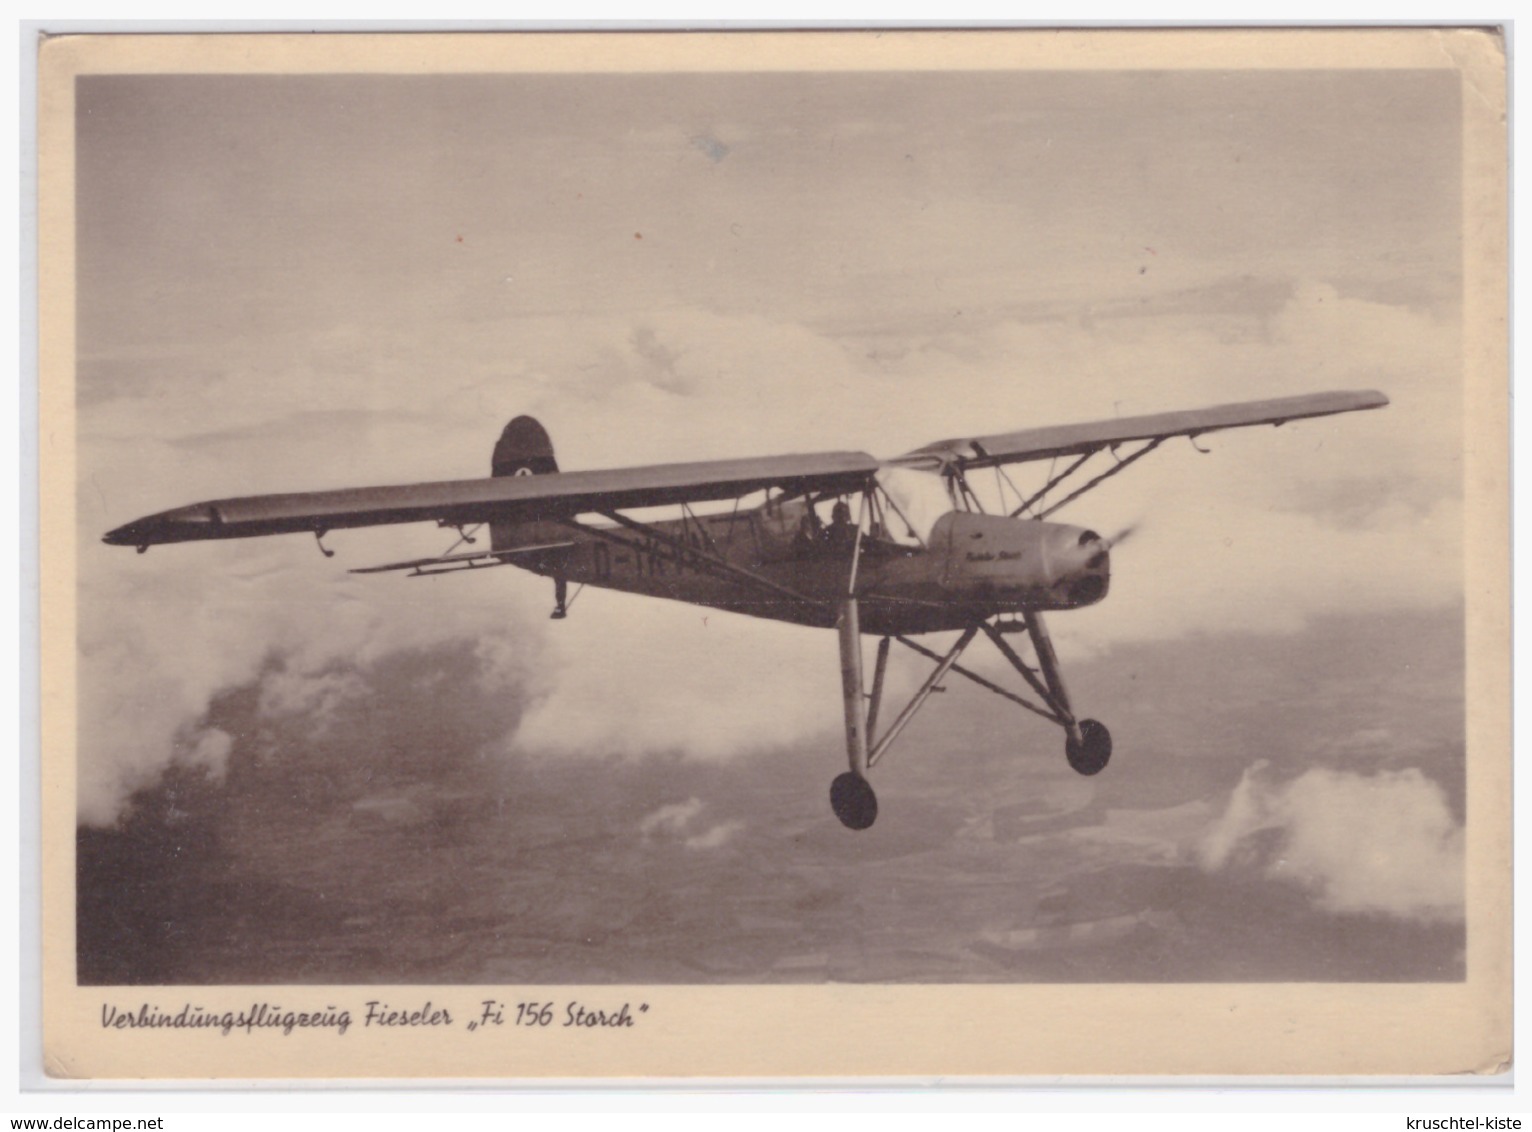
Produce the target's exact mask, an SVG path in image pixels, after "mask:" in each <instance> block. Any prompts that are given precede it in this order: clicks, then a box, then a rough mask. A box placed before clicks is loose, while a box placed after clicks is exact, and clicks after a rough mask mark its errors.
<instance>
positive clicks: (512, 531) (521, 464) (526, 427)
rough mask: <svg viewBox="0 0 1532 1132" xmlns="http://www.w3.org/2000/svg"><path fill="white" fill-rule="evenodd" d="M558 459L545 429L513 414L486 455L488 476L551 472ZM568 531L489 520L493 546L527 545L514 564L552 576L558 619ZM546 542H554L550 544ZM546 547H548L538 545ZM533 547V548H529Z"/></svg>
mask: <svg viewBox="0 0 1532 1132" xmlns="http://www.w3.org/2000/svg"><path fill="white" fill-rule="evenodd" d="M558 470H559V463H558V461H557V460H555V459H554V458H553V441H552V440H550V439H548V430H547V429H545V428H543V426H542V425H540V424H539V423H538V422H537V421H536V420H535V419H533V418H532V417H526V416H522V417H515V418H513V419H512V421H511V423H510V424H508V425H506V426H505V431H504V432H502V433H501V434H500V439H499V440H498V441H497V442H496V443H495V453H494V455H493V456H491V457H490V464H489V474H490V475H492V476H546V475H554V474H556V473H557V472H558ZM568 538H569V531H568V529H567V528H565V527H562V526H560V525H559V524H557V523H549V522H542V521H537V522H531V523H491V524H490V525H489V541H490V546H491V548H492V549H493V550H497V551H509V550H525V549H531V553H528V554H527V555H526V556H525V557H524V558H519V559H518V560H517V561H516V565H518V566H522V567H525V568H526V569H528V570H531V571H532V572H533V573H534V574H544V575H548V576H550V577H552V578H553V619H554V620H555V621H558V620H562V619H563V617H564V615H565V612H566V610H567V599H568V583H567V581H566V580H565V577H564V571H563V566H564V564H565V562H566V561H567V559H568V555H569V553H570V551H569V547H570V546H571V545H572V544H571V543H569V542H568ZM550 544H555V545H553V546H550ZM544 547H548V549H542V548H544ZM532 548H536V549H532Z"/></svg>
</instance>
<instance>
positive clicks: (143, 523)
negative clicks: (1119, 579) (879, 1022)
mask: <svg viewBox="0 0 1532 1132" xmlns="http://www.w3.org/2000/svg"><path fill="white" fill-rule="evenodd" d="M1387 404H1388V398H1387V397H1385V396H1383V394H1381V393H1376V392H1371V391H1362V392H1331V393H1315V394H1309V395H1305V396H1299V397H1286V398H1281V399H1278V400H1270V401H1250V402H1244V403H1241V404H1234V405H1218V406H1213V407H1210V408H1204V409H1195V410H1192V411H1188V412H1174V413H1161V414H1154V415H1150V416H1139V417H1123V418H1118V419H1114V420H1104V421H1093V422H1089V423H1085V424H1073V425H1061V426H1056V427H1048V428H1034V429H1028V430H1024V431H1021V432H1011V433H1001V434H998V435H994V436H973V437H960V438H956V439H953V440H940V441H937V442H936V443H934V444H928V445H926V446H925V447H923V448H917V449H915V450H914V451H913V452H907V453H905V454H904V455H902V456H896V457H894V458H893V459H892V460H878V459H875V458H874V457H872V456H869V455H867V454H866V453H863V452H820V453H814V454H811V455H798V456H773V457H764V458H751V459H740V460H720V461H711V462H707V463H688V464H661V465H654V466H649V467H638V468H617V469H611V470H606V471H584V472H560V471H559V468H558V464H557V462H556V461H555V459H554V455H553V445H552V443H551V442H550V441H549V438H548V434H547V432H546V431H545V430H544V429H543V427H542V425H540V424H539V423H538V422H537V421H535V420H533V419H532V418H531V417H525V416H522V417H517V418H515V419H514V420H512V421H511V422H510V424H508V425H506V427H505V430H504V431H503V432H502V434H501V436H500V440H499V442H498V443H497V444H496V445H495V449H494V454H493V457H492V459H491V465H490V476H489V478H486V479H472V480H455V481H449V482H441V483H421V484H408V485H401V486H395V487H363V488H350V489H345V490H339V491H319V492H309V493H304V494H296V495H255V496H246V497H242V498H237V499H216V500H212V501H210V502H206V503H193V504H190V505H189V506H185V507H177V508H175V509H174V510H170V511H161V512H159V513H157V514H154V515H149V516H146V517H144V518H142V519H135V520H134V521H133V522H131V523H126V524H124V525H123V526H120V527H118V528H116V529H115V530H113V531H110V532H109V533H108V534H107V535H106V536H105V541H106V542H108V543H111V544H113V545H119V546H134V547H137V548H138V550H139V552H140V553H142V552H143V551H145V550H147V549H148V548H149V547H151V546H155V545H157V544H160V543H171V542H193V541H197V540H203V539H230V538H249V537H253V536H256V535H275V534H287V533H293V532H303V533H308V534H311V535H313V536H314V537H315V538H316V539H318V540H321V541H320V543H319V546H320V549H321V550H323V551H324V553H325V555H326V556H329V555H331V554H332V553H333V552H332V551H330V550H328V549H326V548H325V546H324V543H323V541H322V540H323V538H324V536H325V535H326V534H328V533H329V532H330V531H333V530H341V529H343V528H347V527H367V526H376V525H381V524H389V523H413V522H434V523H436V524H438V525H439V526H442V527H448V528H456V529H457V531H458V534H459V536H460V537H459V540H458V543H457V544H455V545H454V546H453V547H452V548H450V549H449V550H448V552H447V553H445V554H442V555H439V556H437V557H434V558H417V559H411V560H409V561H405V562H391V563H388V564H386V565H382V566H372V567H367V568H365V569H362V570H358V571H355V572H356V573H373V572H381V571H390V570H397V571H404V572H406V573H408V574H410V575H412V576H426V575H433V574H441V573H447V572H451V571H460V570H476V569H481V568H484V567H487V566H505V565H511V566H520V567H522V568H523V569H526V570H530V571H531V572H533V573H534V574H541V575H544V576H546V577H549V578H552V579H553V583H554V610H553V616H554V617H555V618H562V617H564V616H565V614H566V611H567V606H568V600H569V599H568V596H567V595H568V586H569V584H570V583H571V582H573V583H575V584H576V585H580V586H586V585H589V586H598V587H602V588H606V589H614V590H623V591H626V592H629V593H636V594H646V595H649V596H653V597H665V598H671V599H673V600H676V601H685V602H690V603H692V604H695V605H701V606H707V607H710V608H713V609H724V610H729V611H731V612H735V613H742V614H746V615H748V616H751V617H766V618H771V619H773V620H777V621H790V622H793V623H796V624H800V625H813V626H821V627H823V628H827V629H829V628H833V629H835V630H836V631H837V634H838V637H839V641H840V668H841V696H842V699H843V701H844V706H845V732H846V751H847V756H848V759H849V762H850V767H849V769H848V770H846V771H845V772H844V773H842V774H841V775H839V776H838V777H837V778H836V779H835V780H834V782H833V783H832V784H831V787H830V804H831V806H832V808H833V809H834V811H835V814H836V816H837V817H838V818H840V820H841V822H842V823H844V824H845V825H846V826H847V827H849V828H851V829H866V828H867V827H868V826H870V825H872V823H873V820H874V819H875V818H876V817H877V809H878V807H877V798H876V796H875V795H874V793H873V790H872V787H871V786H870V785H869V784H868V781H867V779H868V774H869V772H870V771H871V769H872V768H873V767H874V766H876V765H877V763H878V761H879V760H880V759H882V758H883V756H884V755H886V754H887V753H888V750H889V747H890V746H891V745H892V744H893V742H894V740H895V739H896V738H898V736H899V734H900V732H902V731H903V730H904V728H905V726H906V725H907V724H908V723H909V722H910V720H911V718H913V716H914V715H915V713H916V711H918V710H919V709H920V707H921V705H922V704H924V703H925V701H926V700H927V699H928V698H929V697H930V695H931V693H932V692H933V691H935V690H937V688H938V685H939V684H940V682H941V680H942V679H943V678H944V677H946V676H947V675H948V674H949V673H957V674H958V675H961V676H963V677H966V678H967V679H968V680H970V681H972V682H973V683H975V684H978V685H979V686H980V687H983V688H986V689H988V690H989V691H991V692H994V693H996V694H997V695H1000V696H1003V697H1005V698H1006V699H1008V700H1011V701H1013V702H1015V703H1016V704H1018V705H1020V706H1021V707H1023V708H1025V709H1026V710H1028V711H1030V712H1032V713H1034V714H1036V715H1038V716H1041V717H1042V718H1043V719H1046V720H1048V721H1049V722H1051V723H1053V724H1056V725H1057V726H1058V727H1059V728H1061V729H1062V730H1063V732H1064V736H1065V740H1064V752H1065V756H1066V758H1067V759H1068V761H1069V765H1070V766H1071V767H1073V768H1074V769H1075V770H1076V771H1078V772H1079V773H1080V774H1085V775H1091V774H1097V773H1099V772H1100V771H1101V770H1102V769H1103V768H1104V767H1105V766H1106V765H1107V761H1108V759H1110V758H1111V754H1112V738H1111V734H1110V733H1109V732H1108V731H1107V729H1106V727H1105V726H1104V725H1102V724H1101V723H1098V722H1097V721H1096V720H1094V719H1080V718H1077V716H1076V714H1075V709H1074V707H1073V705H1072V703H1071V702H1070V698H1069V694H1068V692H1067V691H1066V690H1065V686H1064V680H1063V677H1062V676H1061V675H1060V672H1059V663H1058V658H1057V656H1056V654H1055V653H1054V649H1053V644H1052V642H1051V639H1050V637H1049V634H1048V629H1047V626H1046V623H1045V622H1044V619H1043V615H1044V614H1045V613H1052V612H1054V611H1058V610H1067V609H1078V608H1080V607H1082V606H1087V605H1093V604H1095V603H1096V602H1098V601H1100V600H1101V599H1102V598H1104V597H1105V596H1106V593H1107V587H1108V583H1109V579H1110V575H1111V567H1110V558H1111V554H1110V552H1111V542H1112V540H1110V539H1106V538H1103V537H1101V536H1100V535H1098V534H1097V533H1096V532H1095V531H1092V530H1088V529H1086V528H1085V527H1079V526H1070V525H1068V524H1064V523H1057V522H1050V521H1048V517H1049V516H1050V515H1052V514H1054V512H1056V511H1058V510H1059V509H1060V508H1061V507H1063V506H1064V505H1065V504H1067V503H1070V502H1072V501H1073V500H1075V499H1078V498H1079V497H1080V496H1082V495H1084V494H1085V493H1086V492H1088V491H1090V490H1092V489H1093V488H1095V487H1097V486H1098V485H1099V484H1101V483H1103V482H1104V481H1106V480H1107V479H1109V478H1111V477H1112V476H1115V475H1117V474H1118V473H1119V472H1121V471H1123V470H1124V469H1126V468H1128V467H1129V466H1131V465H1132V464H1134V463H1135V462H1137V461H1138V460H1140V459H1142V458H1143V457H1144V456H1147V455H1148V454H1149V453H1151V452H1153V451H1154V450H1155V449H1156V448H1158V447H1160V446H1161V445H1162V444H1164V443H1165V442H1166V441H1167V440H1169V439H1171V438H1173V437H1183V436H1184V437H1187V438H1190V439H1191V440H1192V442H1193V443H1194V444H1195V442H1196V438H1197V437H1199V436H1202V435H1204V434H1206V433H1210V432H1215V431H1218V430H1220V429H1228V428H1242V427H1246V426H1252V425H1281V424H1284V423H1285V422H1287V421H1292V420H1299V419H1302V418H1307V417H1322V416H1329V415H1331V414H1335V413H1347V412H1353V411H1355V410H1359V409H1376V408H1381V407H1382V406H1384V405H1387ZM1123 446H1131V450H1130V451H1127V452H1126V453H1124V454H1121V455H1119V448H1121V447H1123ZM1102 453H1105V454H1107V460H1108V461H1109V462H1107V463H1106V465H1105V467H1104V468H1103V470H1101V471H1099V472H1098V473H1096V474H1094V475H1093V476H1092V477H1091V478H1089V479H1085V480H1084V481H1083V482H1080V483H1079V484H1078V486H1074V485H1073V484H1071V486H1072V487H1073V490H1069V491H1068V492H1067V494H1062V497H1061V498H1054V497H1055V496H1056V495H1058V494H1060V493H1062V492H1063V489H1064V485H1065V483H1066V481H1070V480H1071V479H1072V478H1073V477H1076V476H1077V474H1079V473H1081V472H1082V469H1083V468H1084V467H1085V465H1086V464H1087V463H1088V462H1089V461H1090V460H1091V459H1092V458H1093V457H1095V456H1097V455H1098V454H1102ZM1035 461H1050V462H1052V463H1051V465H1050V468H1049V474H1048V476H1047V478H1046V481H1045V482H1044V483H1043V484H1042V486H1041V487H1040V488H1038V489H1037V490H1035V491H1031V492H1028V493H1023V492H1021V491H1020V490H1018V489H1017V488H1016V487H1015V485H1014V484H1013V483H1011V481H1010V478H1009V476H1008V475H1007V474H1006V472H1005V467H1006V466H1007V465H1010V464H1018V463H1023V462H1035ZM1099 463H1100V462H1099V461H1098V464H1099ZM983 469H994V470H995V475H996V480H997V482H998V484H999V485H1000V494H1001V499H1002V501H1003V503H1002V506H1001V508H1000V510H999V511H998V512H994V511H991V512H986V510H985V508H984V507H983V505H982V504H981V502H980V498H979V495H978V494H977V493H976V491H975V490H974V485H973V483H972V482H971V477H973V476H974V474H975V473H976V472H978V471H981V470H983ZM910 475H915V476H917V477H919V478H921V479H925V480H927V481H929V482H930V483H933V484H936V485H939V487H940V490H941V492H942V495H943V506H942V507H941V508H940V511H941V512H942V513H941V514H940V516H939V517H938V518H936V519H935V521H934V522H932V523H926V522H924V521H922V520H921V519H920V518H919V517H918V516H916V515H914V514H912V513H911V512H912V511H913V510H914V508H913V507H912V506H911V505H910V504H909V501H908V496H906V502H905V503H904V504H901V502H900V496H901V494H904V493H902V492H901V491H900V490H899V489H898V487H897V484H898V481H899V480H900V479H901V477H903V478H904V480H905V481H906V483H908V477H909V476H910ZM1007 489H1009V494H1008V493H1007ZM757 493H765V494H764V498H763V499H761V500H760V501H759V502H757V501H755V500H753V499H750V497H751V496H754V495H756V494H757ZM730 500H732V501H733V507H732V509H728V510H717V511H714V512H713V513H708V514H698V513H697V511H696V510H694V505H698V504H718V503H725V504H727V503H728V501H730ZM747 503H748V505H747ZM656 506H674V507H679V509H680V515H679V517H675V518H669V519H660V520H656V519H650V518H642V517H637V516H634V515H632V514H628V513H627V512H630V511H633V510H634V509H638V508H650V507H656ZM482 524H488V526H489V544H488V547H487V548H484V549H473V550H468V551H463V552H458V553H454V551H456V549H457V546H458V545H464V544H469V545H474V546H477V542H476V540H475V538H474V534H475V532H474V531H471V530H470V529H469V528H470V527H477V526H479V525H482ZM942 631H957V632H958V633H959V636H958V638H957V640H956V641H955V642H954V643H952V644H951V645H950V646H948V647H947V648H946V649H945V650H943V651H937V650H934V649H931V648H927V647H926V646H925V645H923V644H921V643H919V642H918V641H916V640H914V639H913V638H915V637H919V636H921V635H922V634H926V633H936V632H942ZM863 635H869V636H875V637H878V638H879V641H878V646H877V655H876V660H875V662H874V664H873V670H872V683H871V688H870V690H869V689H868V688H867V685H866V682H865V679H864V674H863V657H862V641H861V638H862V636H863ZM980 635H983V636H984V637H985V638H987V639H988V640H989V641H990V642H991V643H993V645H994V646H995V648H996V649H997V650H999V652H1000V654H1001V655H1002V656H1003V657H1004V658H1005V659H1006V660H1007V661H1008V662H1009V663H1010V665H1011V666H1012V667H1013V668H1014V669H1015V670H1016V672H1017V673H1018V674H1019V675H1020V677H1021V681H1022V684H1023V685H1024V687H1023V688H1022V689H1021V690H1020V691H1019V692H1018V691H1013V690H1011V689H1007V688H1003V687H1001V686H1000V685H998V684H996V683H995V682H993V681H991V680H989V679H987V678H986V677H984V676H981V675H979V674H978V673H976V672H974V671H972V670H970V669H968V668H965V667H963V666H962V665H960V664H959V663H958V660H959V658H960V657H961V656H962V655H963V652H964V650H965V649H967V648H968V646H969V645H970V644H972V643H973V642H974V641H975V640H976V639H977V638H978V637H979V636H980ZM893 641H898V642H899V644H900V645H902V646H905V647H908V648H909V649H911V650H913V651H914V652H916V653H919V654H920V655H922V656H924V657H926V658H927V659H928V660H930V661H931V662H932V664H933V667H932V669H931V672H930V674H929V675H928V676H927V677H926V679H925V680H924V681H923V682H922V683H921V685H920V687H919V689H918V690H917V691H916V692H915V693H914V695H913V696H912V697H911V699H910V700H909V702H908V703H907V704H906V705H905V706H904V708H903V709H902V710H901V711H900V712H899V713H898V714H897V715H895V716H894V718H893V721H892V722H891V723H888V724H887V725H886V727H885V729H884V730H883V732H882V734H881V735H879V734H878V723H879V721H880V716H881V715H882V712H881V710H880V709H881V707H882V699H883V685H884V674H885V672H886V669H887V664H888V655H889V650H890V643H891V642H893ZM1013 642H1021V648H1018V647H1017V644H1015V643H1013ZM1028 645H1030V649H1028V648H1027V646H1028ZM1027 652H1029V653H1030V659H1028V657H1027V655H1026V653H1027Z"/></svg>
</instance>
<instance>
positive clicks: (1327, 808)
mask: <svg viewBox="0 0 1532 1132" xmlns="http://www.w3.org/2000/svg"><path fill="white" fill-rule="evenodd" d="M1197 852H1198V858H1199V860H1200V863H1201V864H1202V866H1203V868H1205V869H1207V870H1209V871H1219V870H1223V869H1230V868H1237V869H1254V870H1256V871H1258V872H1259V873H1260V874H1261V875H1263V876H1265V877H1266V878H1268V879H1271V880H1277V881H1285V882H1289V883H1292V884H1295V885H1298V886H1299V887H1301V888H1303V889H1305V890H1306V891H1308V892H1309V893H1311V894H1312V896H1313V899H1314V902H1315V904H1316V905H1317V906H1318V907H1320V908H1322V909H1324V910H1326V911H1330V912H1345V913H1360V914H1375V915H1387V916H1394V917H1398V918H1401V919H1407V920H1419V921H1424V922H1439V921H1459V920H1461V919H1462V918H1463V914H1464V910H1463V885H1464V874H1463V867H1464V861H1463V828H1462V826H1461V825H1459V824H1458V823H1457V821H1456V820H1455V819H1454V818H1453V816H1452V814H1451V812H1450V810H1449V807H1448V804H1447V799H1446V796H1445V794H1444V793H1443V791H1442V789H1441V787H1439V786H1438V785H1436V784H1435V783H1434V782H1432V781H1431V780H1430V779H1428V778H1427V777H1426V776H1425V775H1423V774H1422V773H1421V772H1420V771H1419V770H1416V769H1413V768H1411V769H1409V770H1402V771H1383V772H1380V773H1378V774H1374V775H1358V774H1352V773H1349V772H1345V771H1338V770H1332V769H1328V768H1315V769H1312V770H1308V771H1305V772H1304V773H1303V774H1301V775H1299V776H1298V777H1297V778H1295V779H1292V780H1290V781H1288V782H1284V783H1274V782H1272V781H1270V779H1269V777H1268V775H1267V773H1266V764H1265V762H1264V761H1262V762H1258V763H1256V764H1254V765H1253V766H1251V767H1250V769H1249V770H1247V771H1246V772H1245V775H1244V777H1242V778H1241V779H1240V782H1239V785H1238V786H1237V787H1236V788H1235V790H1234V792H1233V794H1232V795H1231V796H1230V799H1229V804H1228V808H1227V809H1226V810H1225V811H1224V813H1223V815H1222V817H1220V818H1219V819H1218V820H1217V821H1216V822H1215V823H1214V824H1213V826H1212V827H1211V828H1210V829H1209V830H1208V831H1207V833H1206V835H1205V836H1204V837H1203V839H1202V841H1201V843H1200V844H1199V846H1198V850H1197Z"/></svg>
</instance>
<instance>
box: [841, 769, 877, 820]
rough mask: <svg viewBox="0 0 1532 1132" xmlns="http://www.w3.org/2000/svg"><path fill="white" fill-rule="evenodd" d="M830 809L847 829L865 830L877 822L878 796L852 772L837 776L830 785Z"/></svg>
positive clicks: (862, 779)
mask: <svg viewBox="0 0 1532 1132" xmlns="http://www.w3.org/2000/svg"><path fill="white" fill-rule="evenodd" d="M830 808H831V809H832V810H834V811H835V816H836V817H838V818H840V823H841V825H843V826H845V827H846V828H847V829H866V828H867V827H868V826H870V825H872V823H873V822H875V821H877V820H878V796H877V795H876V794H874V793H873V792H872V786H871V785H870V784H869V783H868V781H867V780H866V779H865V778H863V777H862V776H861V775H860V774H857V773H856V771H854V770H848V771H846V773H845V774H841V775H837V776H836V778H835V781H834V782H832V783H830Z"/></svg>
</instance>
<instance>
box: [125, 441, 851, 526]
mask: <svg viewBox="0 0 1532 1132" xmlns="http://www.w3.org/2000/svg"><path fill="white" fill-rule="evenodd" d="M879 466H880V465H879V462H878V461H877V460H875V459H873V458H872V457H871V456H869V455H867V454H866V453H865V452H820V453H815V454H811V455H804V456H770V457H762V458H756V459H746V460H715V461H711V462H707V463H697V464H659V465H654V466H650V467H640V468H615V469H610V470H606V471H593V472H561V473H556V474H552V475H539V476H499V477H493V478H487V479H473V480H452V481H447V482H443V483H417V484H404V485H400V486H396V487H357V488H346V489H342V490H339V491H315V492H306V493H303V494H297V495H249V496H243V497H240V498H235V499H214V500H210V501H208V502H205V503H193V504H190V505H188V506H185V507H178V508H175V509H174V510H170V511H161V512H159V513H157V514H154V515H147V516H145V517H144V518H142V519H135V520H134V521H133V522H131V523H126V524H124V525H123V526H121V527H118V528H116V529H115V530H112V531H109V532H108V533H107V534H106V536H105V538H104V539H103V541H105V542H108V543H111V544H113V545H116V546H137V547H140V548H144V547H149V546H154V545H157V544H159V543H168V542H192V541H197V540H203V539H226V538H249V537H253V536H256V535H274V534H285V533H290V532H305V533H318V534H323V533H324V532H326V531H332V530H341V529H343V528H346V527H371V526H380V525H383V524H388V523H414V522H423V521H434V522H437V523H441V524H443V525H447V526H460V525H464V524H470V523H483V522H490V521H508V522H531V521H534V520H538V519H561V518H569V517H572V516H574V515H578V514H580V513H581V512H589V511H612V510H617V509H621V508H628V507H653V506H662V505H665V504H674V503H700V502H706V501H710V500H719V499H735V498H738V497H739V496H741V495H747V494H749V493H750V492H752V491H760V490H763V489H766V488H780V489H783V490H786V491H790V492H824V491H829V492H837V493H838V492H849V491H853V490H856V489H858V488H860V487H861V486H862V485H863V484H865V483H866V482H867V480H868V479H869V478H870V477H871V476H872V475H873V473H875V472H876V471H877V470H878V468H879Z"/></svg>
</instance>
